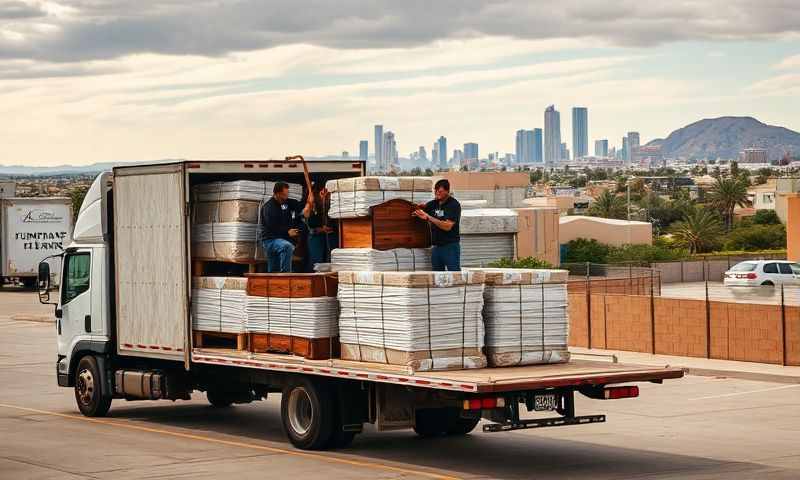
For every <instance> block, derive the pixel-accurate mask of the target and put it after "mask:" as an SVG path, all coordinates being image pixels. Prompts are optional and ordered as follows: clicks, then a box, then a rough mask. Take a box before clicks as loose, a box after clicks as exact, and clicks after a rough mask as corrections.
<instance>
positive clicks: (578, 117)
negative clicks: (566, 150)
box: [572, 107, 589, 159]
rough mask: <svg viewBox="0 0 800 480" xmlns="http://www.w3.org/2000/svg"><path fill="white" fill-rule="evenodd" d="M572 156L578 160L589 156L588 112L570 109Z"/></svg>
mask: <svg viewBox="0 0 800 480" xmlns="http://www.w3.org/2000/svg"><path fill="white" fill-rule="evenodd" d="M572 155H573V158H575V159H578V158H581V157H585V156H587V155H589V110H587V108H586V107H572Z"/></svg>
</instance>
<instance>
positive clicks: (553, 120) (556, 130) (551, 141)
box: [544, 105, 561, 165]
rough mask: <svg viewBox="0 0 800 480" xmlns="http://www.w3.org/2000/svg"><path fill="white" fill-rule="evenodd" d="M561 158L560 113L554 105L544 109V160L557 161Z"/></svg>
mask: <svg viewBox="0 0 800 480" xmlns="http://www.w3.org/2000/svg"><path fill="white" fill-rule="evenodd" d="M560 158H561V114H560V113H558V110H556V107H555V105H550V106H549V107H547V108H546V109H545V111H544V161H545V163H547V164H548V165H549V164H553V163H557V162H558V161H559V159H560Z"/></svg>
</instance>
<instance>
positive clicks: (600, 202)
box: [589, 190, 627, 219]
mask: <svg viewBox="0 0 800 480" xmlns="http://www.w3.org/2000/svg"><path fill="white" fill-rule="evenodd" d="M589 215H590V216H592V217H603V218H619V219H623V218H626V217H627V207H626V205H625V201H624V200H623V199H622V198H621V197H618V196H617V195H615V194H614V193H612V192H611V191H610V190H603V193H601V194H600V195H598V196H597V198H595V199H594V203H592V205H591V206H590V207H589Z"/></svg>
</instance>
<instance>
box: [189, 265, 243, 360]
mask: <svg viewBox="0 0 800 480" xmlns="http://www.w3.org/2000/svg"><path fill="white" fill-rule="evenodd" d="M246 290H247V279H245V278H241V277H192V329H193V331H194V345H195V346H197V347H201V346H203V345H217V346H230V347H232V348H237V349H239V350H243V349H244V348H245V338H244V337H245V320H246V310H245V305H246V301H247V292H246Z"/></svg>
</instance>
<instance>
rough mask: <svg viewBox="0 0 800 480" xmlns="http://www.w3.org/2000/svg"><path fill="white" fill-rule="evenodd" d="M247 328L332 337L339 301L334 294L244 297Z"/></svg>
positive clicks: (336, 330) (308, 336)
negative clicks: (303, 296) (293, 296)
mask: <svg viewBox="0 0 800 480" xmlns="http://www.w3.org/2000/svg"><path fill="white" fill-rule="evenodd" d="M245 309H246V311H247V331H248V332H251V333H270V334H277V335H287V336H292V337H302V338H307V339H314V338H329V337H336V336H337V335H338V333H339V326H338V321H337V318H338V314H339V304H338V302H337V301H336V298H335V297H308V298H292V297H289V298H280V297H256V296H249V297H247V302H246V307H245Z"/></svg>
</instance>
